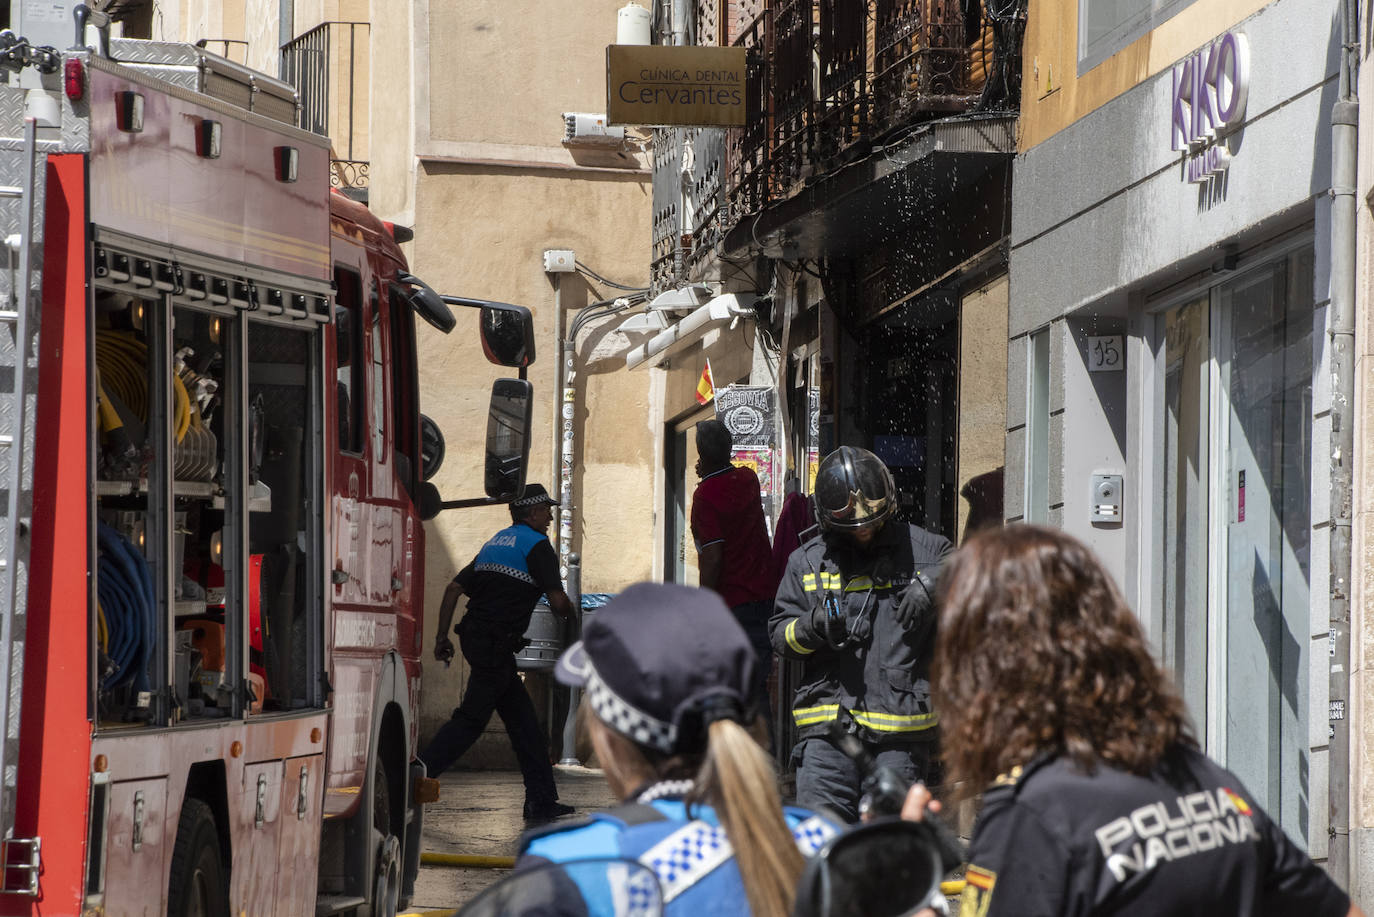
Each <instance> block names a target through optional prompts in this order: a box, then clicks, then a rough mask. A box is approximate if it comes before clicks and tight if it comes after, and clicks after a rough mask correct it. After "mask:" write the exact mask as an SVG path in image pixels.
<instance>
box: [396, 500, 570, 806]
mask: <svg viewBox="0 0 1374 917" xmlns="http://www.w3.org/2000/svg"><path fill="white" fill-rule="evenodd" d="M557 505H558V502H557V501H556V500H554V499H552V498H551V497H550V496H549V495H548V492H547V491H546V490H544V487H543V485H542V484H530V485H529V486H527V487H526V488H525V493H524V495H523V496H522V497H521V498H520V499H518V500H516V501H515V502H513V503H511V505H510V518H511V524H510V527H509V528H504V529H502V530H501V531H499V532H497V533H496V534H495V535H493V536H492V538H491V540H489V541H488V542H487V543H486V544H484V545H483V546H482V550H480V551H478V552H477V556H476V557H475V558H473V560H472V562H471V563H469V564H468V565H467V566H466V567H464V568H463V569H462V570H460V571H459V572H458V575H457V576H455V577H454V578H453V581H452V582H451V583H449V584H448V588H447V589H445V590H444V598H443V602H442V603H441V604H440V606H439V627H438V631H437V632H436V634H435V637H434V658H435V659H437V660H439V661H440V662H442V663H444V665H448V663H449V662H450V661H451V660H452V659H453V655H454V648H453V641H452V640H450V639H449V636H448V629H449V624H450V623H451V622H452V621H453V609H454V607H455V606H456V605H457V603H458V597H459V596H461V595H467V597H468V608H467V614H465V615H464V616H463V619H462V621H460V622H459V623H458V626H457V627H456V628H455V629H454V632H455V633H456V634H458V636H459V637H461V638H462V640H461V643H462V648H463V658H464V659H466V660H467V662H468V665H469V667H470V669H471V672H470V674H469V675H468V686H467V690H466V691H465V692H464V693H463V701H462V703H461V704H460V705H459V706H458V707H457V708H456V709H455V710H454V711H453V716H452V717H451V718H450V719H449V720H448V722H446V723H444V725H443V726H440V727H439V731H438V732H436V733H435V734H434V738H433V739H431V740H430V743H429V745H428V746H426V747H425V750H424V751H423V752H421V753H420V760H421V761H423V762H424V764H425V770H426V772H427V773H428V774H429V776H431V777H437V776H438V775H439V774H440V773H442V772H443V771H445V770H447V769H448V767H449V766H450V765H452V764H453V762H454V761H457V760H458V759H459V758H460V757H462V755H463V753H464V752H466V751H467V750H468V749H469V748H470V747H471V746H472V743H473V742H475V741H477V738H478V736H480V735H481V734H482V730H484V729H485V728H486V726H487V722H488V721H489V720H490V719H491V715H492V713H496V714H497V715H499V716H500V717H501V722H503V723H505V724H506V733H507V735H509V736H510V743H511V748H512V749H513V750H514V751H515V758H516V760H517V761H518V762H519V763H520V771H521V773H522V774H523V775H524V779H525V820H526V821H529V822H536V823H537V822H546V821H550V820H552V819H554V818H557V817H559V816H560V815H567V814H568V813H570V812H572V811H573V807H572V806H568V805H563V804H562V803H560V802H558V788H557V787H556V786H555V785H554V781H553V764H552V762H551V761H550V760H549V747H548V742H547V740H546V739H545V736H544V731H543V730H542V729H540V727H539V718H538V716H537V714H536V713H535V710H534V704H533V703H532V702H531V701H530V696H529V694H528V693H526V691H525V686H524V683H523V682H522V681H521V680H520V676H519V672H518V671H517V669H516V665H515V654H516V653H518V652H519V651H520V650H522V649H523V648H524V647H525V644H526V641H525V639H524V635H525V629H526V628H528V627H529V623H530V616H531V615H532V614H533V613H534V606H535V604H536V603H537V602H538V601H539V597H540V596H541V595H543V596H546V597H547V598H548V601H549V607H550V608H551V609H552V610H553V613H554V614H556V615H558V616H559V617H560V618H562V619H563V620H565V621H566V620H569V619H571V617H572V602H571V601H570V600H569V599H568V595H567V593H566V592H564V591H563V581H562V579H561V578H560V577H559V575H558V558H557V557H556V556H555V555H554V551H553V545H551V544H549V539H548V537H547V533H548V531H549V523H550V521H552V519H553V512H552V510H551V507H554V506H557Z"/></svg>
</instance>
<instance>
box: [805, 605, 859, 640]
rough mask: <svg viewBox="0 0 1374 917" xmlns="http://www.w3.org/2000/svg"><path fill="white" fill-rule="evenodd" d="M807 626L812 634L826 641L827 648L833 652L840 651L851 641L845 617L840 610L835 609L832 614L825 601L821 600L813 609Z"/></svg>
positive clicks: (808, 617)
mask: <svg viewBox="0 0 1374 917" xmlns="http://www.w3.org/2000/svg"><path fill="white" fill-rule="evenodd" d="M806 624H807V628H808V629H809V630H810V631H811V633H813V634H815V635H816V638H817V639H819V640H823V641H825V644H826V646H828V647H830V648H831V649H832V650H837V649H840V648H841V647H843V646H844V645H845V643H847V642H848V641H849V627H848V625H847V624H846V623H845V619H844V615H843V614H841V613H840V610H839V608H835V609H834V611H833V613H832V610H831V608H830V606H829V603H827V602H826V600H825V599H819V600H818V601H817V602H816V604H815V605H813V606H812V607H811V613H810V614H809V615H808V616H807V621H806Z"/></svg>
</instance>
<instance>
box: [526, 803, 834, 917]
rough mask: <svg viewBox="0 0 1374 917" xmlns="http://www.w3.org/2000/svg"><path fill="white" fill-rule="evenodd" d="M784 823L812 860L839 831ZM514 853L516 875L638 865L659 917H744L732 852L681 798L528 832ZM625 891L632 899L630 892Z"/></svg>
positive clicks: (703, 811) (813, 818)
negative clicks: (609, 861) (657, 901)
mask: <svg viewBox="0 0 1374 917" xmlns="http://www.w3.org/2000/svg"><path fill="white" fill-rule="evenodd" d="M783 818H784V819H785V820H786V822H787V826H788V827H789V828H791V829H792V837H793V839H794V840H795V841H796V843H797V848H798V849H799V850H800V851H801V852H802V855H803V856H805V857H811V856H813V855H814V854H815V853H816V852H817V851H818V850H820V849H821V847H823V846H824V845H825V843H826V841H828V840H830V838H832V837H834V836H835V835H836V834H837V833H838V832H839V826H838V825H836V824H835V823H834V822H832V821H831V820H829V819H828V818H824V817H822V816H820V815H817V814H815V813H814V812H810V811H808V810H806V809H800V808H796V807H794V806H784V807H783ZM520 847H521V849H520V859H519V861H518V862H517V863H516V871H517V872H519V871H520V870H522V869H527V868H530V867H532V866H536V865H538V864H539V863H541V862H552V863H569V862H574V861H577V860H589V859H598V858H603V857H623V858H628V859H636V860H639V862H641V863H643V864H644V865H645V866H648V867H649V868H650V869H652V870H653V871H654V873H655V874H656V875H657V876H658V882H659V888H660V890H661V893H662V900H663V902H664V904H665V908H664V913H665V915H666V917H678V915H681V917H688V915H691V917H697V915H716V917H747V915H748V914H749V902H748V900H747V898H746V897H745V893H744V883H743V881H742V880H741V879H740V874H739V868H738V867H737V866H736V865H735V851H734V849H733V848H732V847H731V846H730V841H729V840H728V839H727V838H726V836H725V829H724V828H722V827H721V825H720V820H719V819H718V818H717V817H716V813H715V811H714V810H713V809H712V808H711V807H710V806H705V805H694V806H692V807H691V808H690V811H689V809H688V807H687V805H686V804H685V803H684V802H683V801H682V800H680V799H657V800H654V801H653V802H650V803H646V804H631V805H627V806H621V807H619V808H616V809H612V810H611V811H609V812H597V813H595V814H593V815H591V816H590V817H588V818H584V819H578V820H576V821H571V822H568V823H559V824H557V825H552V826H550V827H549V828H545V829H542V830H536V831H534V832H530V833H527V834H526V835H525V836H524V837H523V838H522V839H521V842H520ZM629 891H630V892H631V895H632V894H633V891H634V890H633V889H630V890H629ZM583 892H584V897H589V898H590V897H591V896H590V895H588V894H586V892H587V890H585V889H584V890H583ZM589 910H591V912H592V913H609V911H603V910H597V909H594V908H593V909H589Z"/></svg>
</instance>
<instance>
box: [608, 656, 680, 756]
mask: <svg viewBox="0 0 1374 917" xmlns="http://www.w3.org/2000/svg"><path fill="white" fill-rule="evenodd" d="M586 692H587V700H588V701H589V702H590V703H591V705H592V711H593V712H594V713H595V714H596V716H597V719H599V720H601V722H603V723H605V724H606V725H607V726H609V727H611V728H612V729H614V730H615V731H616V732H618V733H620V734H621V735H623V736H625V737H626V738H627V739H631V740H633V741H635V742H638V743H639V744H640V745H645V746H647V747H649V748H656V749H658V750H659V751H661V752H669V753H670V752H672V750H673V747H674V746H675V745H676V744H677V727H676V726H674V725H673V724H672V723H665V722H663V720H660V719H657V718H655V717H652V716H650V715H649V714H647V713H645V712H644V711H643V710H640V709H638V708H637V707H633V706H631V705H630V704H629V703H628V702H627V701H626V700H625V699H624V698H622V697H621V696H620V695H619V694H616V693H615V692H614V691H613V690H611V687H610V685H608V684H606V683H605V682H604V681H602V680H601V676H599V675H597V673H596V669H595V668H593V667H592V666H591V664H590V660H589V661H588V664H587V684H586Z"/></svg>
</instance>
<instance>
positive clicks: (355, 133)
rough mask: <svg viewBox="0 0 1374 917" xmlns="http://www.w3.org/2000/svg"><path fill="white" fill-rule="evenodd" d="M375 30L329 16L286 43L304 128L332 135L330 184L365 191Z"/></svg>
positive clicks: (284, 58) (285, 63)
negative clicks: (370, 81)
mask: <svg viewBox="0 0 1374 917" xmlns="http://www.w3.org/2000/svg"><path fill="white" fill-rule="evenodd" d="M371 31H372V30H371V26H370V25H369V24H368V23H366V22H325V23H322V24H320V25H318V26H316V27H315V28H313V29H311V30H310V31H308V32H306V33H305V34H303V35H301V36H299V37H298V38H295V39H292V40H291V41H290V42H288V43H287V44H286V45H284V46H283V47H282V49H281V78H282V79H283V80H285V81H286V82H288V83H290V84H291V85H292V86H295V87H296V91H297V92H299V93H300V96H301V120H300V126H301V128H302V129H304V130H308V131H312V132H314V133H316V134H322V135H324V136H326V137H328V138H329V140H330V173H329V182H330V184H331V185H332V186H333V187H335V188H339V189H341V190H348V189H352V190H354V191H356V192H360V193H362V192H365V191H366V189H367V187H368V182H369V173H370V171H371V159H370V155H369V139H370V138H369V132H368V85H369V80H370V75H371V74H370V65H371V45H370V41H369V39H370V38H371Z"/></svg>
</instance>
